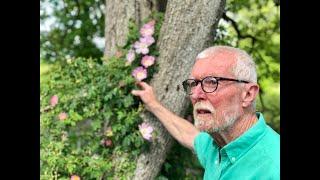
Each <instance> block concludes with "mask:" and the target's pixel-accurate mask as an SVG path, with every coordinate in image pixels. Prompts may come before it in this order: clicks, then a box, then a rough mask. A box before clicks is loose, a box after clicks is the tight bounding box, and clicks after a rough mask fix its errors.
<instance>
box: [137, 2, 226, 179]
mask: <svg viewBox="0 0 320 180" xmlns="http://www.w3.org/2000/svg"><path fill="white" fill-rule="evenodd" d="M224 5H225V1H224V0H198V1H195V0H175V1H169V2H168V4H167V6H166V13H165V19H164V22H163V25H162V27H161V32H160V37H159V40H158V44H157V45H158V47H159V51H160V56H159V57H158V59H157V63H159V71H158V73H157V74H155V76H154V78H153V79H152V81H151V85H152V86H153V87H154V90H155V91H156V94H157V97H158V99H159V101H160V102H161V103H162V104H163V105H164V106H166V107H167V108H168V109H169V110H171V111H172V112H174V113H175V114H177V115H178V116H183V115H184V114H185V110H186V107H187V106H188V104H189V100H188V97H187V96H186V95H185V93H184V92H183V88H182V86H181V82H182V81H183V80H185V79H186V78H188V76H189V74H190V70H191V68H192V65H193V64H194V60H195V58H196V55H197V54H198V53H199V52H200V51H201V50H203V49H204V48H206V47H209V46H210V44H211V43H212V42H213V37H214V32H215V28H216V25H217V24H218V22H219V19H220V17H221V15H222V12H223V10H224ZM141 116H142V118H143V119H144V120H145V121H146V122H148V123H150V124H151V125H152V126H153V127H154V129H155V130H156V131H157V137H156V138H155V139H154V140H153V142H152V144H151V147H150V150H149V151H148V152H144V153H142V154H141V155H140V156H139V158H138V161H137V168H136V171H135V176H134V179H135V180H138V179H139V180H144V179H146V180H150V179H154V178H155V177H156V176H157V174H158V173H159V171H160V170H161V166H162V164H163V162H164V161H165V159H166V155H167V153H168V152H169V150H170V148H171V146H172V144H173V142H174V140H173V138H172V137H171V136H170V134H169V133H168V132H167V130H166V129H164V127H163V126H162V124H161V123H160V122H159V121H158V120H157V119H156V118H155V117H154V116H153V115H152V114H151V113H149V112H145V113H143V114H142V115H141Z"/></svg>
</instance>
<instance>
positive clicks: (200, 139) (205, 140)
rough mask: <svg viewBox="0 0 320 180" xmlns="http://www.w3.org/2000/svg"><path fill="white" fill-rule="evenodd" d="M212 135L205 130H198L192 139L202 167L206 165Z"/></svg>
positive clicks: (210, 148)
mask: <svg viewBox="0 0 320 180" xmlns="http://www.w3.org/2000/svg"><path fill="white" fill-rule="evenodd" d="M212 141H213V139H212V137H211V136H210V135H209V134H208V133H205V132H200V133H199V134H198V135H197V136H196V137H195V139H194V141H193V148H194V151H195V154H196V155H197V157H198V159H199V161H200V164H201V166H202V167H203V168H205V166H206V162H207V158H208V153H209V152H210V151H211V150H212V148H213V146H212Z"/></svg>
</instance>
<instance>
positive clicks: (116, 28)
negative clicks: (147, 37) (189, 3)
mask: <svg viewBox="0 0 320 180" xmlns="http://www.w3.org/2000/svg"><path fill="white" fill-rule="evenodd" d="M163 1H164V0H161V1H157V0H106V11H105V50H104V56H105V57H107V58H108V57H111V56H114V55H115V53H116V51H117V47H122V46H124V45H125V43H126V41H127V34H128V31H129V30H128V24H129V20H130V19H131V20H133V21H134V22H135V23H136V24H137V25H138V27H140V26H141V25H142V21H143V20H144V19H145V18H147V17H148V16H149V15H150V14H151V11H153V10H154V11H158V10H161V9H163Z"/></svg>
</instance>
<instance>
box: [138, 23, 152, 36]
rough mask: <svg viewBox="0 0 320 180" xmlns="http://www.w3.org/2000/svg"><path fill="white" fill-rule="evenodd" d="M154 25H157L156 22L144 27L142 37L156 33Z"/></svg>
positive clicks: (141, 31)
mask: <svg viewBox="0 0 320 180" xmlns="http://www.w3.org/2000/svg"><path fill="white" fill-rule="evenodd" d="M154 24H155V21H154V20H153V21H150V22H148V23H147V24H145V25H143V26H142V27H141V29H140V34H141V36H143V37H145V36H152V35H153V33H154Z"/></svg>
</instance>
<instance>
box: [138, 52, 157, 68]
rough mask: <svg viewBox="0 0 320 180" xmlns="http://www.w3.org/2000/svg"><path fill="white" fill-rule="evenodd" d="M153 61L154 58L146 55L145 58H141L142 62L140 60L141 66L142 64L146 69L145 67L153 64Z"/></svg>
mask: <svg viewBox="0 0 320 180" xmlns="http://www.w3.org/2000/svg"><path fill="white" fill-rule="evenodd" d="M154 61H155V58H154V57H153V56H148V55H146V56H143V58H142V60H141V64H142V65H143V66H144V67H145V68H147V67H149V66H151V65H153V64H154Z"/></svg>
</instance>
